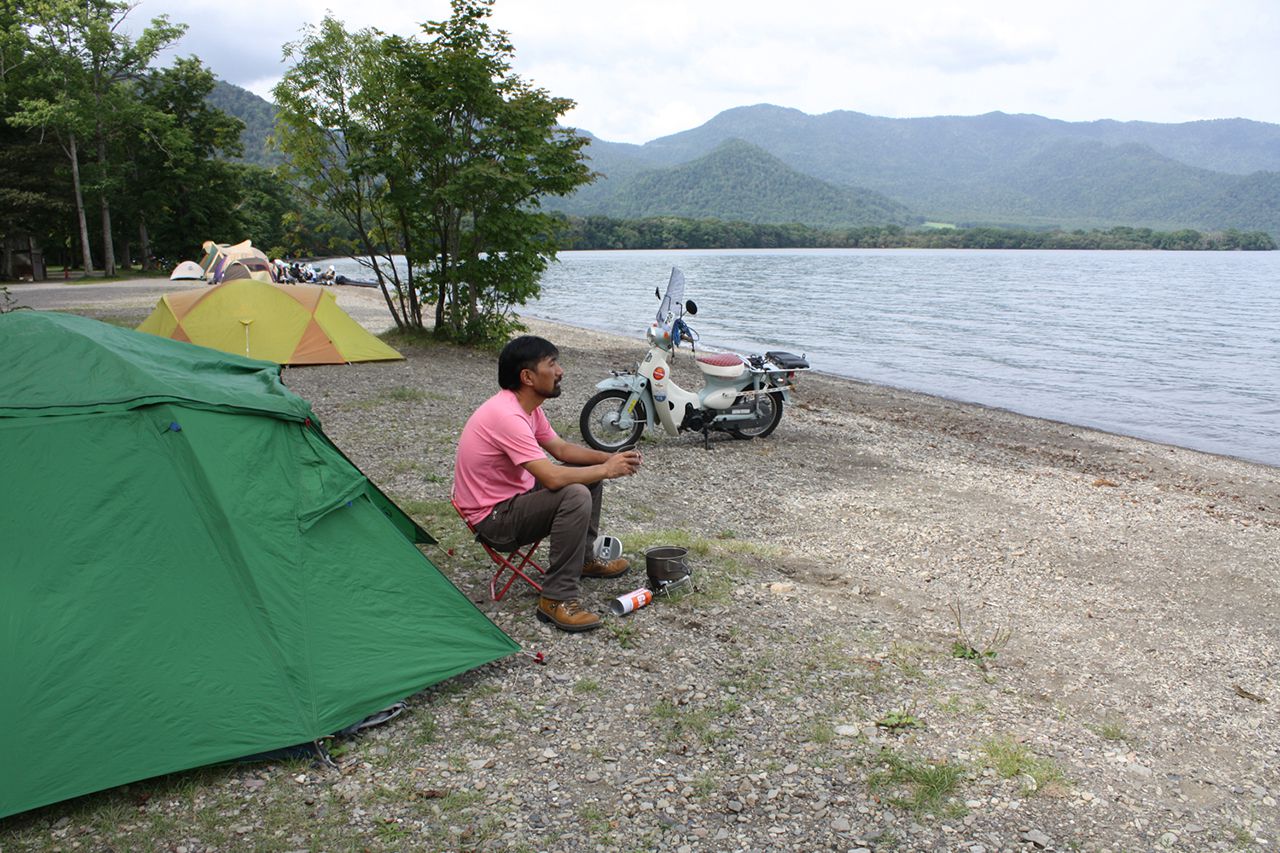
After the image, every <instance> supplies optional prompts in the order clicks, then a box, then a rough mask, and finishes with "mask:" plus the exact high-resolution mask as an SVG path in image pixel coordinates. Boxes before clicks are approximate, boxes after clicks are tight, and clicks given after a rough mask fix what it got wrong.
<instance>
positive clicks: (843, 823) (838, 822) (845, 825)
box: [831, 817, 853, 832]
mask: <svg viewBox="0 0 1280 853" xmlns="http://www.w3.org/2000/svg"><path fill="white" fill-rule="evenodd" d="M831 828H832V829H834V830H835V831H836V832H848V831H849V830H851V829H853V826H852V824H850V823H849V821H848V820H847V819H846V818H842V817H838V818H836V819H835V820H833V821H831Z"/></svg>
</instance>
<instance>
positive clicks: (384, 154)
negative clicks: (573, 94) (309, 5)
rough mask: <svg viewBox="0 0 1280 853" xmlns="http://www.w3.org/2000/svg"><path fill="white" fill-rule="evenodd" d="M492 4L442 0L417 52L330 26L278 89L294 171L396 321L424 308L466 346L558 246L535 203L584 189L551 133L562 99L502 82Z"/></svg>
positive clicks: (509, 318)
mask: <svg viewBox="0 0 1280 853" xmlns="http://www.w3.org/2000/svg"><path fill="white" fill-rule="evenodd" d="M491 5H492V0H453V3H452V10H453V14H452V16H451V17H450V18H449V19H448V20H447V21H437V22H430V23H427V24H425V25H423V28H422V33H423V36H424V39H423V40H417V39H407V38H402V37H398V36H387V37H384V36H382V35H381V34H378V33H375V32H373V31H368V30H366V31H361V32H358V33H354V34H349V33H347V32H346V31H345V30H344V29H343V28H342V26H341V25H340V24H339V23H338V22H337V21H335V20H333V19H331V18H326V19H325V22H324V23H323V24H322V25H321V27H320V28H319V29H318V30H316V31H312V32H310V33H308V35H307V36H306V37H304V39H303V40H302V41H300V42H299V43H298V44H296V45H291V46H290V49H289V52H290V53H291V55H294V56H296V57H297V58H298V62H297V64H296V65H295V67H294V68H293V69H292V70H291V71H290V72H289V73H288V74H286V76H285V78H284V80H283V81H282V82H281V83H280V85H279V86H277V88H276V90H275V94H276V100H277V102H278V104H279V109H280V112H279V130H278V139H279V144H280V145H281V147H282V148H283V150H284V151H285V152H286V153H287V154H289V156H290V158H291V162H290V167H289V169H290V173H291V174H292V175H293V177H294V179H295V181H296V182H297V185H298V186H299V187H300V188H302V189H303V190H304V191H306V192H307V193H308V194H309V195H310V196H311V197H312V198H314V199H316V200H317V201H321V202H323V203H324V204H326V205H328V206H329V207H330V208H331V209H334V210H337V211H339V212H340V213H341V215H342V216H343V218H344V219H345V220H346V221H347V223H348V224H349V225H350V226H351V227H352V229H353V230H354V231H355V232H356V234H357V242H358V244H359V246H360V249H361V251H362V253H363V254H364V255H365V257H366V258H367V260H368V263H369V265H370V267H371V268H372V269H373V270H374V271H375V273H376V274H377V275H378V280H379V282H380V283H381V284H382V285H383V292H384V294H385V295H386V298H387V304H388V306H389V307H390V308H391V310H392V313H393V316H395V318H396V322H397V325H401V326H405V325H407V326H411V327H419V328H420V327H422V325H423V320H422V312H421V306H422V305H423V304H424V303H426V302H428V301H433V302H434V303H435V330H436V334H437V335H439V336H441V337H447V338H451V339H454V340H460V341H469V342H484V341H494V340H502V339H505V338H506V337H507V336H508V334H509V333H510V331H511V330H512V329H513V328H514V327H515V324H516V322H515V319H514V316H513V315H512V313H511V312H512V310H513V308H514V307H515V306H517V305H521V304H524V303H525V302H526V301H527V300H528V299H530V298H532V297H533V296H535V295H536V294H537V292H538V277H539V275H540V274H541V272H542V270H543V269H545V267H546V264H547V262H548V261H549V260H550V259H551V258H553V257H554V255H555V252H556V249H557V248H558V245H559V244H558V242H557V239H556V230H557V226H558V224H559V223H558V220H557V219H555V218H553V217H551V216H550V215H548V214H546V213H544V212H542V210H541V209H540V202H541V199H542V198H543V197H544V196H547V195H563V194H565V193H568V192H571V191H572V190H573V189H574V188H575V187H577V186H578V185H580V184H582V183H584V182H586V181H587V180H589V179H590V173H589V171H588V169H587V167H586V166H585V164H584V163H583V162H582V156H581V153H580V150H581V148H582V146H583V145H584V144H585V142H586V140H585V138H582V137H579V136H577V135H576V134H574V133H572V132H570V131H568V130H566V129H564V128H561V127H560V126H559V125H558V123H557V122H558V119H559V117H560V116H561V115H562V114H564V113H565V112H566V111H567V110H568V109H570V108H571V107H572V106H573V104H572V102H571V101H569V100H566V99H564V98H554V97H551V96H550V95H549V94H548V93H547V92H545V91H544V90H542V89H538V88H536V87H533V86H531V85H529V84H528V83H526V82H525V81H523V80H522V79H521V78H520V77H518V76H517V75H515V74H514V73H513V72H512V70H511V60H512V57H513V54H514V48H513V47H512V45H511V44H510V42H509V41H508V39H507V36H506V33H504V32H502V31H500V30H494V29H492V28H490V27H489V25H488V23H487V19H488V17H489V15H490V7H491ZM393 251H394V252H397V253H402V254H404V255H405V256H406V257H407V258H408V259H409V262H410V275H409V278H408V280H407V281H405V282H400V281H399V279H398V278H397V277H396V276H397V273H396V271H395V269H394V266H392V265H390V264H389V253H390V252H393ZM384 262H388V263H385V267H386V268H387V269H385V272H384ZM388 281H389V283H388Z"/></svg>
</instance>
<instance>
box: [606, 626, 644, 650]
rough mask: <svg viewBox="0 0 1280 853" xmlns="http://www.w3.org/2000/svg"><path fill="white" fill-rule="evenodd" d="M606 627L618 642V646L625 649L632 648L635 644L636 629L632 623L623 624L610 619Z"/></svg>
mask: <svg viewBox="0 0 1280 853" xmlns="http://www.w3.org/2000/svg"><path fill="white" fill-rule="evenodd" d="M604 626H605V627H606V628H608V629H609V633H610V634H613V638H614V639H615V640H617V641H618V645H620V646H622V647H623V648H624V649H629V648H632V646H633V645H634V643H635V637H636V628H635V625H634V624H632V623H630V622H621V621H619V620H617V619H608V620H606V621H605V623H604Z"/></svg>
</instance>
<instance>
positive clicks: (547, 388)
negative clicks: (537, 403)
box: [525, 355, 564, 400]
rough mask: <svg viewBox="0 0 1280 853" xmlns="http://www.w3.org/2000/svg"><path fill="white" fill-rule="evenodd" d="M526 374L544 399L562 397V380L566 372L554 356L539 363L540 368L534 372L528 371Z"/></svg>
mask: <svg viewBox="0 0 1280 853" xmlns="http://www.w3.org/2000/svg"><path fill="white" fill-rule="evenodd" d="M525 373H526V374H527V375H528V376H529V377H530V385H531V386H532V387H533V390H534V391H537V392H538V396H540V397H542V399H544V400H550V399H551V398H553V397H559V396H560V379H561V378H562V377H563V376H564V370H563V369H562V368H561V367H560V362H559V361H557V360H556V357H555V356H554V355H549V356H547V357H546V358H544V359H543V360H542V361H540V362H538V366H537V367H535V368H534V369H533V370H527V369H526V370H525Z"/></svg>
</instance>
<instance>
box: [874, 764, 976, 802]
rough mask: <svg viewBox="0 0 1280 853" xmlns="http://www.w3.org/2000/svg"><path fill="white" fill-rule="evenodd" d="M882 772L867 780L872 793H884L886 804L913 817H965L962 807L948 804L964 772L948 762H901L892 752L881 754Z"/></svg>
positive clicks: (878, 771)
mask: <svg viewBox="0 0 1280 853" xmlns="http://www.w3.org/2000/svg"><path fill="white" fill-rule="evenodd" d="M880 765H881V769H880V770H877V771H875V772H873V773H871V774H870V775H869V776H868V777H867V786H868V788H870V790H872V791H887V792H890V793H891V794H892V795H891V796H890V797H889V802H891V803H892V804H894V805H896V806H898V807H900V808H904V809H906V810H908V811H910V812H913V813H916V814H939V815H943V816H944V817H958V816H959V815H962V814H964V811H965V809H964V806H963V805H961V804H960V803H956V802H949V800H951V798H952V797H953V795H954V794H955V793H956V789H957V788H959V786H960V781H961V780H962V779H963V778H964V774H965V768H964V767H963V766H962V765H959V764H952V763H950V762H948V761H946V760H945V759H944V760H940V761H925V760H923V759H917V758H904V757H902V756H900V755H897V754H895V753H892V752H884V753H881V756H880Z"/></svg>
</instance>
